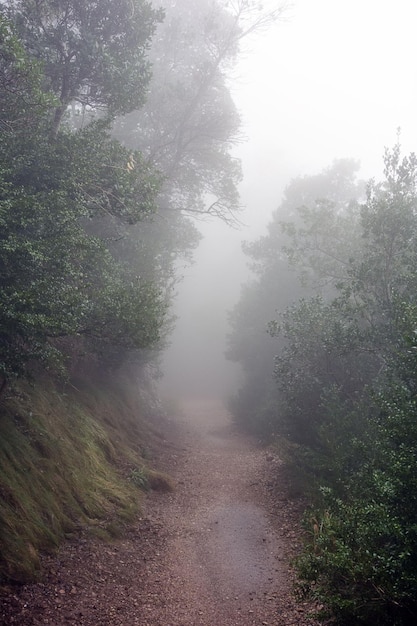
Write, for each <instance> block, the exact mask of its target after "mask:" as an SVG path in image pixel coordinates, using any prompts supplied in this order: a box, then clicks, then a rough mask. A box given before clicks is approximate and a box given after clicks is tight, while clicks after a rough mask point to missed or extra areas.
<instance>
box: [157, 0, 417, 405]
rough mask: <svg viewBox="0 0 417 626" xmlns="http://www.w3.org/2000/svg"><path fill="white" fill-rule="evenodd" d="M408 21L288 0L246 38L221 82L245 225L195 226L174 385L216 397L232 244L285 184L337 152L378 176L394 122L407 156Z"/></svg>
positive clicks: (383, 7) (412, 100)
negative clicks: (238, 138) (226, 81)
mask: <svg viewBox="0 0 417 626" xmlns="http://www.w3.org/2000/svg"><path fill="white" fill-rule="evenodd" d="M270 4H271V5H276V3H275V2H271V3H270ZM416 23H417V2H415V0H396V2H392V0H391V1H388V0H314V1H313V0H295V1H294V2H293V3H292V6H291V7H289V8H288V10H287V12H286V17H285V19H284V20H282V21H280V22H279V23H278V24H277V25H275V26H274V27H273V28H271V29H270V30H269V31H268V32H267V33H262V35H261V36H259V37H258V38H257V39H256V40H254V39H252V40H251V41H250V42H248V43H247V44H246V48H247V50H246V51H245V53H244V55H243V57H242V59H241V61H240V63H239V65H238V67H237V68H236V71H235V75H234V78H233V83H232V84H231V85H232V94H233V97H234V99H235V102H236V104H237V106H238V109H239V111H240V113H241V116H242V122H243V128H242V130H243V133H244V134H245V136H246V141H245V143H244V144H242V145H241V146H239V147H238V148H237V149H236V155H237V156H238V157H239V158H240V159H241V160H242V165H243V172H244V180H243V183H242V185H241V197H242V204H243V205H244V212H243V215H242V220H243V222H244V223H245V225H246V226H245V227H243V228H242V229H241V231H240V232H236V231H230V229H228V228H227V227H226V226H225V225H223V224H216V223H214V224H213V223H211V224H203V225H200V226H199V227H200V229H201V230H202V232H203V233H204V235H205V239H204V241H203V243H202V245H201V246H200V249H199V251H198V253H197V255H196V264H195V265H194V266H193V267H192V268H188V269H187V270H186V271H185V272H184V281H183V284H182V287H181V290H180V293H179V297H178V300H177V314H178V315H179V316H180V319H179V322H178V325H177V331H176V333H175V335H174V336H173V345H172V349H171V350H170V352H169V353H168V355H167V359H166V368H167V380H170V381H171V383H172V385H173V386H174V387H177V388H178V390H179V391H180V392H181V391H182V392H184V391H186V390H187V387H189V386H192V387H194V388H195V389H196V391H199V388H201V389H202V390H204V388H206V389H207V391H208V392H210V391H211V389H213V390H214V389H215V388H220V390H221V391H222V392H224V393H227V390H228V386H229V385H230V384H231V383H232V381H233V377H234V371H235V370H234V369H233V367H232V366H230V365H227V364H225V362H224V359H223V351H224V348H225V346H224V342H225V334H226V332H227V330H226V320H227V310H228V309H230V308H231V307H232V306H233V304H234V303H235V302H236V300H237V299H238V296H239V285H240V283H241V282H242V280H244V279H245V269H244V268H245V261H244V257H243V255H242V254H241V253H240V243H241V241H242V240H244V239H249V240H250V239H256V238H257V237H258V236H259V235H260V234H262V233H263V232H264V230H265V226H266V224H267V223H268V221H269V219H270V216H271V213H272V211H273V210H274V209H275V208H276V207H277V206H278V205H279V203H280V199H281V196H282V192H283V190H284V188H285V186H286V185H287V184H288V183H289V181H290V180H291V179H292V178H293V177H295V176H298V175H304V174H307V175H308V174H315V173H317V172H319V171H320V170H322V169H323V168H325V167H327V166H328V165H330V164H331V162H332V161H333V159H334V158H339V157H353V158H356V159H358V160H359V161H360V162H361V165H362V171H361V175H362V176H363V177H365V178H369V177H371V176H376V177H377V178H378V177H379V176H380V175H381V172H382V154H383V150H384V147H385V146H392V145H393V144H394V143H395V141H396V132H397V128H398V127H401V144H402V146H403V151H404V153H408V152H410V151H417V67H416V62H415V60H416V58H417V40H416V35H415V29H416ZM201 380H205V381H207V386H206V387H205V385H203V384H202V383H200V381H201Z"/></svg>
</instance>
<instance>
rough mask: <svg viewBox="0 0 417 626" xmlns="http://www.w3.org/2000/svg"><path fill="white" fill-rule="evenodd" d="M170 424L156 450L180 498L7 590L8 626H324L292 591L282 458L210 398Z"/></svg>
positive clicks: (69, 551) (0, 619)
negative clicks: (248, 434) (36, 578)
mask: <svg viewBox="0 0 417 626" xmlns="http://www.w3.org/2000/svg"><path fill="white" fill-rule="evenodd" d="M163 428H164V430H163V432H164V437H163V439H159V440H158V441H159V443H158V444H157V448H156V449H155V450H154V452H153V454H154V455H155V460H156V461H157V465H158V469H161V470H163V471H167V472H168V473H169V474H171V476H172V477H173V479H174V481H175V485H176V486H175V489H174V491H172V492H170V493H159V492H152V493H150V494H149V495H148V496H146V499H145V502H144V505H143V508H142V513H141V517H139V518H138V519H137V520H136V522H135V523H134V524H132V525H131V526H130V527H129V529H128V531H127V533H126V535H124V536H123V538H121V539H117V540H114V541H112V542H111V543H104V544H103V542H101V541H99V540H98V539H94V538H92V537H91V536H85V537H84V536H82V537H78V538H76V539H74V540H71V541H68V542H66V543H65V545H63V546H62V548H61V549H60V551H59V553H58V554H57V555H55V556H49V557H45V559H44V563H43V571H44V576H43V578H42V580H41V581H40V582H37V583H35V584H29V585H24V586H21V587H15V588H9V589H8V590H6V592H4V590H3V594H2V595H1V596H0V624H1V625H2V626H3V625H4V626H6V625H7V626H12V625H13V626H17V625H18V626H40V625H42V626H44V625H48V626H61V625H64V624H65V625H68V626H70V625H74V626H75V625H76V626H200V625H201V626H203V625H204V626H252V625H253V626H255V625H257V626H258V625H259V626H262V625H263V626H267V625H268V626H291V625H298V626H315V625H316V624H317V622H316V621H315V620H314V619H313V618H312V617H310V611H311V609H312V607H311V605H308V604H305V603H302V602H300V601H297V600H296V599H295V596H294V594H293V571H292V569H291V565H290V562H291V558H292V557H293V556H294V554H295V553H296V552H297V550H298V549H299V544H300V536H301V530H300V525H299V520H300V503H299V502H297V501H296V500H294V499H292V498H291V497H289V494H288V485H287V481H286V479H285V473H284V471H283V466H282V464H281V462H280V460H279V459H278V458H277V457H276V456H275V455H274V454H272V453H271V452H270V451H268V450H267V449H264V448H261V447H260V446H258V445H257V444H256V442H254V441H252V440H250V439H248V438H247V437H245V436H244V435H242V434H240V433H239V432H237V431H236V429H235V428H234V427H233V425H232V424H231V422H230V417H229V415H228V413H227V411H225V409H224V408H223V407H222V406H219V404H216V403H213V402H212V401H202V400H196V401H190V402H188V403H187V404H185V405H184V412H183V416H182V417H181V418H180V419H176V420H168V419H167V420H164V423H163ZM280 476H281V478H280ZM272 480H273V481H274V484H275V486H274V487H273V486H272V485H273V483H272ZM277 481H278V485H279V486H278V488H277V486H276V485H277ZM280 481H281V483H282V484H281V485H280Z"/></svg>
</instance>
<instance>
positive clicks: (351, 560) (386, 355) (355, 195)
mask: <svg viewBox="0 0 417 626" xmlns="http://www.w3.org/2000/svg"><path fill="white" fill-rule="evenodd" d="M384 164H385V170H384V179H383V180H382V181H381V182H375V181H373V180H372V181H370V182H369V183H368V185H367V187H366V189H365V188H364V186H363V184H361V183H360V181H358V180H357V179H356V176H355V169H356V168H355V164H353V163H351V162H347V161H339V162H336V163H334V164H333V166H332V167H331V168H329V169H328V170H326V171H325V172H323V173H322V174H320V175H318V176H313V177H310V178H304V179H297V180H295V181H293V183H292V184H291V185H290V186H289V187H288V189H287V193H286V197H285V199H284V202H283V204H282V206H281V207H280V209H279V210H278V211H277V212H276V214H275V216H274V219H273V221H272V223H271V224H270V227H269V233H268V234H267V235H266V236H265V237H264V238H262V239H261V240H260V241H258V242H255V243H254V244H251V245H250V246H247V251H248V253H249V255H250V257H251V259H252V260H253V269H254V272H255V277H254V279H253V282H252V284H250V285H248V286H247V288H246V291H245V292H244V293H243V297H242V299H241V301H240V303H239V304H238V305H237V307H236V309H235V311H234V312H233V314H232V323H233V331H232V334H231V338H230V357H231V358H235V359H236V360H238V361H240V362H241V363H242V364H243V368H244V371H245V374H246V379H245V384H244V385H243V387H242V389H241V391H240V394H239V396H238V397H237V398H236V399H235V400H234V401H233V403H232V405H233V410H234V413H235V415H236V418H237V419H238V420H240V422H241V423H243V424H245V425H246V427H248V428H250V429H252V430H255V431H256V432H258V433H260V434H262V435H263V436H265V437H271V436H274V435H275V436H276V437H278V438H280V439H281V442H282V444H283V445H284V444H285V445H284V448H285V449H286V451H287V454H288V458H289V460H290V462H291V464H292V466H293V468H294V467H295V468H296V469H297V471H298V473H299V474H303V475H304V479H305V481H306V483H305V484H306V485H308V486H309V488H310V498H311V508H310V509H309V510H308V511H307V512H306V515H305V525H306V531H307V541H306V547H305V550H304V553H303V554H302V556H301V557H300V558H299V560H298V564H297V565H298V571H299V576H300V590H301V591H302V592H303V593H309V594H311V595H312V596H313V597H315V598H316V599H317V600H318V601H319V603H322V604H323V605H324V607H325V609H324V614H325V615H326V614H328V613H330V614H331V615H333V617H334V618H335V620H336V622H337V623H340V624H375V623H378V624H391V625H392V624H401V625H404V624H411V623H414V622H415V619H416V616H417V604H416V594H415V590H416V588H417V534H416V533H417V526H416V511H417V501H416V497H415V494H416V486H417V485H416V476H417V474H416V469H417V459H416V450H417V431H416V423H417V422H416V395H415V394H416V374H417V369H416V365H417V361H416V349H417V340H416V328H417V308H416V288H417V283H416V280H417V274H416V267H417V187H416V184H417V159H416V157H415V156H414V155H413V154H411V155H410V156H409V157H405V158H402V157H401V154H400V147H399V145H396V146H395V147H394V148H393V149H392V150H387V151H386V153H385V157H384ZM297 277H298V278H299V279H300V280H298V279H297ZM273 309H275V311H274V310H273ZM268 321H269V324H268ZM267 327H268V332H269V335H270V337H269V341H268V337H267V334H266V328H267ZM262 333H263V335H262ZM259 337H261V341H259V339H258V338H259ZM271 337H272V338H271ZM264 346H265V347H264ZM257 347H258V349H256V348H257ZM272 373H273V375H272Z"/></svg>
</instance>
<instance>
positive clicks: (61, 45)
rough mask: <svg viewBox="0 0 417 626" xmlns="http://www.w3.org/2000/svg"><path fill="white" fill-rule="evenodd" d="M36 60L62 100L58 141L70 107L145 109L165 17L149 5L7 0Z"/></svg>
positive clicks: (119, 0) (141, 1)
mask: <svg viewBox="0 0 417 626" xmlns="http://www.w3.org/2000/svg"><path fill="white" fill-rule="evenodd" d="M4 4H5V7H6V8H3V11H4V12H5V14H6V15H7V16H8V17H9V19H11V20H12V21H13V23H14V24H15V27H16V29H17V32H18V34H19V36H20V38H21V39H22V41H23V42H24V44H25V48H26V50H27V51H28V53H29V54H30V55H31V57H33V58H36V59H39V60H40V61H42V63H43V71H44V76H45V80H46V85H45V87H46V89H48V90H50V91H52V92H53V93H54V94H55V95H56V96H57V98H58V103H57V106H56V107H55V109H54V114H53V121H52V134H53V135H56V133H57V132H58V129H59V127H60V125H61V122H62V119H63V117H64V115H65V113H66V111H67V108H68V105H69V104H70V103H71V102H74V101H75V102H78V103H79V104H80V105H81V106H82V107H83V108H85V107H88V108H92V109H97V108H104V109H105V110H106V112H107V113H108V114H109V115H110V116H112V117H113V116H114V115H117V114H119V115H120V114H123V113H127V112H129V111H131V110H133V109H135V108H138V107H140V106H141V105H142V104H143V103H144V97H145V92H146V88H147V85H148V82H149V79H150V64H149V61H148V60H147V59H146V53H147V51H148V48H149V42H150V38H151V37H152V35H153V33H154V29H155V25H156V23H157V21H159V20H160V19H162V12H161V11H157V10H154V9H152V7H151V5H150V3H149V2H147V1H146V0H116V1H115V0H96V1H93V2H88V3H86V2H82V0H6V2H5V3H4Z"/></svg>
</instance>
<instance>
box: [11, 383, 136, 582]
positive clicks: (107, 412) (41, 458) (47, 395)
mask: <svg viewBox="0 0 417 626" xmlns="http://www.w3.org/2000/svg"><path fill="white" fill-rule="evenodd" d="M145 433H146V425H145V423H144V421H143V420H141V418H140V408H139V407H138V405H137V402H136V401H135V400H134V399H133V396H131V397H129V395H128V394H126V392H124V393H121V392H120V390H118V389H117V388H115V389H112V388H111V387H110V386H109V385H108V384H106V385H100V386H97V385H95V386H93V385H86V384H85V383H84V385H83V389H82V390H80V389H77V390H76V389H74V388H71V391H70V393H68V392H67V393H65V394H63V393H62V392H61V393H60V392H58V390H57V388H56V387H55V386H54V385H53V384H52V383H51V382H46V383H45V382H44V383H43V384H42V389H41V390H40V388H30V387H21V388H20V390H19V393H17V394H14V395H13V396H12V397H10V398H9V399H8V400H6V401H3V403H2V404H1V406H0V498H1V505H0V558H1V560H0V580H1V579H2V580H14V581H22V580H28V579H32V578H33V577H34V576H36V573H37V571H38V569H39V553H40V551H42V550H48V549H51V548H54V547H56V546H58V545H59V544H60V542H61V541H62V540H63V538H65V536H66V534H67V533H69V532H73V531H74V530H77V529H78V528H80V527H82V526H87V527H88V526H90V527H94V525H95V526H96V527H97V524H100V528H101V529H102V530H105V528H106V524H107V525H108V528H109V529H110V528H114V527H115V526H117V524H118V523H120V521H122V520H126V519H131V518H132V516H133V515H134V513H135V512H136V511H137V510H138V507H139V501H140V496H141V492H140V490H139V489H138V486H137V484H135V481H133V480H130V479H129V478H130V474H129V472H132V471H134V470H135V469H137V468H140V470H141V471H145V472H147V471H148V470H147V468H146V467H145V464H144V461H143V458H142V456H143V455H142V453H141V452H142V450H143V449H144V442H145V439H146V434H145Z"/></svg>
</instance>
